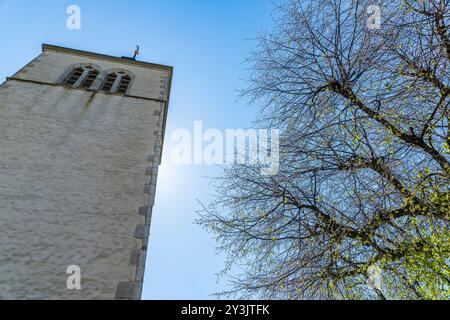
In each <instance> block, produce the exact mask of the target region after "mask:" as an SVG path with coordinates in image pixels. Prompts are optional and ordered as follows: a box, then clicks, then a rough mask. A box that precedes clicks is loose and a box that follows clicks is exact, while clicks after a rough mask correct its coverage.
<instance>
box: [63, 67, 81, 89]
mask: <svg viewBox="0 0 450 320" xmlns="http://www.w3.org/2000/svg"><path fill="white" fill-rule="evenodd" d="M82 75H83V68H75V69H73V70H72V72H70V73H69V75H68V76H67V77H66V79H65V80H64V84H67V85H69V86H73V85H74V84H75V83H76V82H77V81H78V79H80V77H81V76H82Z"/></svg>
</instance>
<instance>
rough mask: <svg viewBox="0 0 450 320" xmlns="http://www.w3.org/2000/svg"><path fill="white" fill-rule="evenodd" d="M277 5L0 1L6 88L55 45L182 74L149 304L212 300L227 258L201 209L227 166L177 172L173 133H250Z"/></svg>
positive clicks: (260, 0)
mask: <svg viewBox="0 0 450 320" xmlns="http://www.w3.org/2000/svg"><path fill="white" fill-rule="evenodd" d="M69 5H78V6H79V7H80V8H81V30H69V29H67V28H66V20H67V17H68V15H67V13H66V10H67V7H68V6H69ZM273 9H274V4H273V2H272V1H269V0H220V1H219V0H141V1H138V0H135V1H104V0H96V1H87V0H73V1H62V0H40V1H29V0H0V39H1V42H2V45H1V46H2V48H1V50H0V82H3V80H4V78H5V77H7V76H11V75H12V74H14V73H15V72H16V71H17V70H18V69H19V68H21V67H22V66H23V65H25V64H26V63H28V62H29V61H30V60H31V59H33V58H34V57H35V56H37V55H38V54H39V53H40V52H41V44H42V43H49V44H54V45H60V46H66V47H70V48H76V49H81V50H86V51H93V52H99V53H104V54H110V55H114V56H123V55H127V56H129V55H131V54H132V52H133V50H134V48H135V45H136V44H139V45H140V46H141V56H140V57H139V59H140V60H143V61H149V62H154V63H160V64H165V65H171V66H173V67H174V68H175V74H174V79H173V81H174V82H173V87H172V96H171V103H170V110H169V116H168V124H167V131H166V144H165V147H164V148H165V149H164V155H163V165H162V166H161V169H160V175H159V177H158V189H157V195H156V205H155V208H154V212H153V222H152V229H151V237H150V244H149V255H148V260H147V271H146V276H145V288H144V294H143V298H144V299H211V298H213V297H212V296H211V294H213V293H215V292H218V291H220V290H222V289H223V288H224V286H225V283H226V281H221V282H217V277H216V275H215V274H216V273H217V272H219V271H220V270H221V268H222V266H223V257H222V256H220V255H216V253H215V250H214V246H215V242H214V241H213V240H212V239H211V237H210V235H209V234H207V233H206V232H204V231H203V230H201V229H200V228H199V227H198V226H196V225H194V224H193V220H194V219H195V218H196V213H195V211H196V210H198V209H199V205H198V202H197V199H198V200H201V201H202V202H208V199H209V196H210V194H211V193H212V190H211V186H210V181H209V179H208V178H207V177H211V176H215V175H217V174H219V173H220V170H219V169H218V168H217V167H208V166H199V165H197V166H194V165H192V166H188V165H175V164H174V163H172V161H171V157H170V154H171V149H172V147H173V145H174V142H172V141H171V133H172V132H173V131H174V130H176V129H179V128H186V129H189V130H190V131H192V130H193V125H194V121H196V120H201V121H203V124H204V126H205V127H206V128H219V129H221V130H224V129H227V128H230V129H234V128H246V127H249V126H250V123H251V121H252V119H253V118H254V113H255V107H249V106H247V104H246V101H245V100H242V99H239V100H238V99H237V93H236V90H238V89H240V88H242V86H243V83H242V79H243V78H245V75H246V74H245V64H244V61H245V59H246V58H247V57H248V54H249V51H250V49H251V47H252V45H254V41H252V40H251V39H253V38H255V36H256V35H257V34H258V33H259V32H260V31H261V30H263V29H267V28H270V26H271V24H272V19H271V14H272V13H273Z"/></svg>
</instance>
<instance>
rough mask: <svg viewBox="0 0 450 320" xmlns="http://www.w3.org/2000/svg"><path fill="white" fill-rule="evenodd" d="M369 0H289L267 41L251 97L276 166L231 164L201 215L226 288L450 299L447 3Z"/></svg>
mask: <svg viewBox="0 0 450 320" xmlns="http://www.w3.org/2000/svg"><path fill="white" fill-rule="evenodd" d="M373 3H374V1H373V0H370V1H369V0H353V1H351V0H321V1H314V0H311V1H294V0H289V1H284V2H283V3H282V4H281V5H280V6H279V8H278V13H279V14H278V16H279V18H277V20H276V26H275V28H274V30H273V31H271V32H266V33H263V34H262V35H261V36H260V38H259V41H258V45H257V47H256V48H255V50H254V52H252V55H251V59H250V60H249V62H250V66H251V68H250V73H249V81H248V86H247V88H246V89H245V90H244V92H243V95H244V96H247V97H250V98H251V100H252V102H254V103H258V104H259V105H261V108H260V109H261V110H260V117H259V118H258V119H257V121H256V125H257V126H259V127H268V128H269V127H270V128H279V129H281V130H282V132H283V134H282V139H281V142H280V170H279V172H278V174H277V175H275V176H264V175H261V173H260V170H259V168H258V167H255V166H252V165H234V166H231V167H229V168H226V169H225V171H224V174H223V176H222V177H220V178H218V179H217V180H216V191H217V196H216V199H215V201H213V202H212V203H211V204H210V205H208V206H206V207H205V208H204V210H203V211H202V212H201V216H200V218H199V221H198V222H199V223H200V224H201V225H202V226H203V227H205V228H206V229H207V230H209V231H211V232H213V233H214V234H215V236H216V237H217V241H218V243H219V246H218V249H219V250H222V251H225V252H226V253H227V256H228V260H227V265H226V267H225V269H224V273H225V274H229V275H230V277H231V279H232V285H233V286H232V289H231V290H230V291H229V292H225V293H224V294H228V295H237V296H239V297H241V298H247V297H258V298H271V299H341V298H343V299H375V298H380V299H390V298H401V299H429V298H434V299H439V298H450V292H449V288H450V269H449V268H450V259H449V252H450V241H449V240H450V239H449V236H450V229H449V221H450V205H449V197H450V183H449V182H450V122H449V116H450V109H449V103H450V79H449V77H450V69H449V64H450V34H449V25H450V6H449V1H444V0H431V1H406V0H404V1H402V0H393V1H388V2H385V3H383V4H378V7H377V6H375V7H374V6H371V5H372V4H373ZM377 9H380V10H379V12H381V28H379V29H377V27H376V24H375V27H373V26H374V24H373V21H371V19H374V18H375V19H376V18H377V17H376V14H377V12H378V10H377ZM374 15H375V16H374ZM375 22H376V20H375ZM236 268H239V269H240V271H236ZM374 268H375V270H378V273H379V275H380V279H381V281H380V283H379V285H374V284H373V281H371V280H374V279H371V276H372V277H373V272H372V271H373V270H374ZM368 280H369V281H368Z"/></svg>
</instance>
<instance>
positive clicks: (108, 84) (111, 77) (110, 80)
mask: <svg viewBox="0 0 450 320" xmlns="http://www.w3.org/2000/svg"><path fill="white" fill-rule="evenodd" d="M116 79H117V74H115V73H110V74H108V75H107V76H106V78H105V81H103V84H102V87H101V88H100V91H105V92H110V91H111V89H112V87H113V86H114V83H115V82H116Z"/></svg>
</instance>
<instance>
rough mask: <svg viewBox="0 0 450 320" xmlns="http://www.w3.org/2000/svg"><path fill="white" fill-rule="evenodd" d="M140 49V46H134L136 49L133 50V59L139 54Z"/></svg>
mask: <svg viewBox="0 0 450 320" xmlns="http://www.w3.org/2000/svg"><path fill="white" fill-rule="evenodd" d="M140 49H141V47H140V46H136V50H134V56H133V59H135V60H136V57H137V56H138V55H139V54H140V52H139V50H140Z"/></svg>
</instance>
